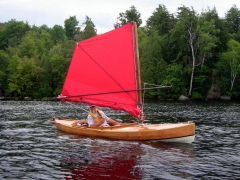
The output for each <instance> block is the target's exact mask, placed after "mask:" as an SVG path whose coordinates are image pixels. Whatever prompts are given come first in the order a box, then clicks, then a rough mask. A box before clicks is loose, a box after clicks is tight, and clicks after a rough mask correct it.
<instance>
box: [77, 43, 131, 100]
mask: <svg viewBox="0 0 240 180" xmlns="http://www.w3.org/2000/svg"><path fill="white" fill-rule="evenodd" d="M78 47H80V48H81V49H82V50H83V51H84V52H85V53H86V54H87V55H88V56H89V57H90V59H92V60H93V61H94V62H95V63H96V64H97V65H98V67H100V68H101V69H102V70H103V71H104V72H105V73H106V74H107V75H108V76H109V77H110V78H111V79H112V80H113V81H114V82H115V83H116V84H117V85H118V86H119V87H120V88H121V89H124V88H123V87H122V86H121V85H120V84H119V83H118V82H117V81H116V80H115V79H113V77H112V76H111V75H110V74H109V73H108V72H107V71H106V70H105V69H103V67H102V66H101V65H100V64H99V63H98V62H97V61H96V60H95V59H94V58H93V57H92V56H91V55H90V54H89V53H87V52H86V51H85V50H84V49H83V47H82V46H80V45H78ZM128 95H129V97H130V98H132V97H131V96H130V94H128ZM132 99H133V98H132Z"/></svg>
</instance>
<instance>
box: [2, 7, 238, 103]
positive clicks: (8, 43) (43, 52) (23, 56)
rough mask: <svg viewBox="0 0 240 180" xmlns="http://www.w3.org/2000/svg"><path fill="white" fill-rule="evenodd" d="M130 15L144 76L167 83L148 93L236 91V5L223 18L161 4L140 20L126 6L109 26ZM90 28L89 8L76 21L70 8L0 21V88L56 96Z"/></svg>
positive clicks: (8, 93)
mask: <svg viewBox="0 0 240 180" xmlns="http://www.w3.org/2000/svg"><path fill="white" fill-rule="evenodd" d="M132 21H135V22H137V25H138V27H139V28H138V39H139V54H140V62H141V76H142V82H147V83H150V84H160V85H171V86H172V88H166V89H159V90H152V91H147V92H146V94H145V97H146V98H154V99H157V98H173V99H176V98H178V97H179V96H180V95H184V96H187V97H189V98H191V99H205V98H207V97H209V98H213V99H219V98H220V96H221V95H227V96H230V97H231V98H232V99H239V98H240V75H239V73H240V10H239V9H238V8H237V7H236V6H235V5H233V6H232V8H230V9H229V10H228V11H227V12H226V13H225V17H224V18H220V17H219V15H218V13H217V9H216V8H213V9H209V8H208V9H205V10H203V11H202V12H200V13H199V12H196V11H195V10H194V8H193V7H190V8H189V7H186V6H184V5H183V6H181V7H179V8H178V9H177V12H176V13H175V14H171V13H169V11H168V10H167V8H166V7H165V6H164V5H159V6H158V7H157V8H156V9H155V11H154V12H153V13H152V15H151V16H150V17H149V18H148V19H147V21H146V23H145V24H146V25H145V26H142V19H141V13H140V12H138V11H137V9H136V8H135V7H134V6H131V7H130V9H129V10H126V11H125V12H120V13H119V17H117V19H116V23H115V24H113V28H117V27H120V26H122V25H124V24H126V23H128V22H132ZM80 27H81V28H80ZM96 35H97V30H96V29H95V25H94V23H93V22H92V20H91V18H90V17H88V16H86V18H85V21H84V22H83V23H81V25H80V26H79V21H78V20H77V19H76V16H70V17H69V18H68V19H66V20H65V21H64V27H62V26H60V25H54V26H53V27H48V26H46V25H42V26H40V27H37V26H35V25H33V26H30V25H29V24H28V22H23V21H16V20H14V19H12V20H9V21H8V22H2V23H0V88H1V91H2V96H5V97H19V98H23V97H31V98H44V97H55V96H57V95H58V94H59V93H60V92H61V88H62V85H63V82H64V79H65V76H66V73H67V69H68V66H69V63H70V60H71V56H72V53H73V49H74V46H75V44H76V42H78V41H81V40H84V39H87V38H90V37H93V36H96ZM210 94H211V95H210ZM0 96H1V94H0Z"/></svg>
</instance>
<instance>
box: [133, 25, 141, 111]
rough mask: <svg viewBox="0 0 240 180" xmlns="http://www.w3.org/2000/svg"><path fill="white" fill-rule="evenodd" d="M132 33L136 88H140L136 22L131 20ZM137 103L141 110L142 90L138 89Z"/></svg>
mask: <svg viewBox="0 0 240 180" xmlns="http://www.w3.org/2000/svg"><path fill="white" fill-rule="evenodd" d="M133 33H134V52H135V63H136V78H137V79H136V81H137V82H136V83H137V89H141V73H140V60H139V50H138V31H137V23H136V22H133ZM137 93H138V105H139V108H140V109H141V110H142V106H143V104H142V103H143V102H142V91H141V90H140V91H139V90H138V91H137Z"/></svg>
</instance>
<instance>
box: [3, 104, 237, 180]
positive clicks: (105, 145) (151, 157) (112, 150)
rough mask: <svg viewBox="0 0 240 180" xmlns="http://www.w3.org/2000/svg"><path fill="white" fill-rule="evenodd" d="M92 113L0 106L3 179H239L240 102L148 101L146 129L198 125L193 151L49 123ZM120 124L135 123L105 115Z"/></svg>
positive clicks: (125, 117)
mask: <svg viewBox="0 0 240 180" xmlns="http://www.w3.org/2000/svg"><path fill="white" fill-rule="evenodd" d="M81 108H82V109H87V106H84V105H80V106H77V105H75V104H73V105H71V104H66V103H59V102H48V101H0V179H9V180H13V179H27V180H29V179H30V180H31V179H34V180H35V179H41V180H45V179H46V180H49V179H67V180H68V179H113V180H115V179H123V180H125V179H134V180H135V179H150V180H151V179H156V180H157V179H167V180H178V179H180V180H181V179H184V180H185V179H219V180H220V179H221V180H222V179H226V180H231V179H233V180H235V179H239V177H240V142H239V141H240V102H232V101H231V102H210V101H200V102H198V101H196V102H195V101H194V102H176V101H167V102H147V103H146V104H145V106H144V111H145V115H146V116H147V122H148V123H177V122H184V121H193V122H195V123H196V139H195V141H194V142H193V143H192V144H176V143H162V142H154V141H152V142H151V141H143V142H141V141H115V140H107V139H98V138H93V137H82V136H77V135H72V134H67V133H64V132H61V131H59V130H58V129H56V127H55V126H54V125H53V124H52V123H51V122H49V121H48V120H49V119H51V118H52V117H72V118H80V119H81V118H85V117H86V116H87V113H86V112H84V111H83V110H81ZM103 110H104V111H105V113H106V114H107V115H108V116H110V117H112V118H115V119H118V120H122V121H123V122H128V121H129V120H131V119H132V117H130V116H128V115H126V113H124V112H121V111H117V112H115V111H112V110H110V109H106V108H105V109H103Z"/></svg>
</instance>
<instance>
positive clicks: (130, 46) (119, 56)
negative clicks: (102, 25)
mask: <svg viewBox="0 0 240 180" xmlns="http://www.w3.org/2000/svg"><path fill="white" fill-rule="evenodd" d="M133 26H134V25H133V23H129V24H126V25H124V26H122V27H120V28H118V29H115V30H112V31H110V32H107V33H105V34H102V35H99V36H96V37H93V38H90V39H87V40H84V41H81V42H79V43H78V44H77V45H76V46H75V50H74V53H73V57H72V60H71V64H70V67H69V70H68V73H67V77H66V79H65V82H64V85H63V88H62V92H61V96H62V97H63V98H60V99H61V100H62V101H74V102H83V103H87V104H95V105H97V106H102V107H110V108H112V109H115V110H124V111H126V112H128V113H129V114H131V115H133V116H136V117H137V116H138V115H139V114H140V109H139V108H138V106H137V104H138V95H137V94H138V92H137V89H138V88H137V82H136V80H137V76H136V63H135V53H134V30H133Z"/></svg>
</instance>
